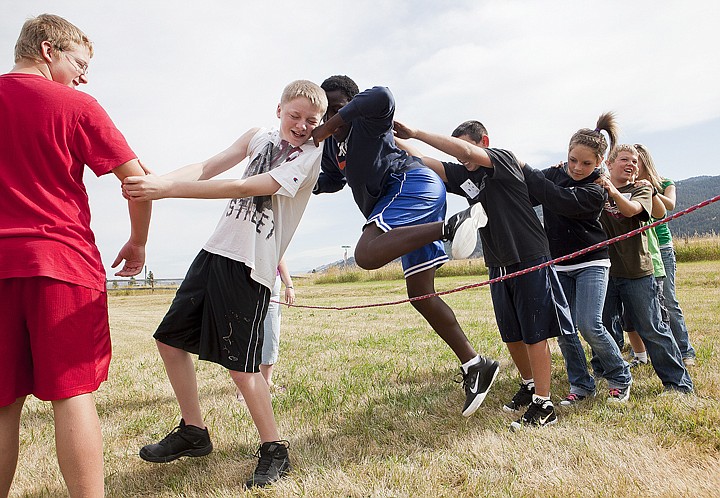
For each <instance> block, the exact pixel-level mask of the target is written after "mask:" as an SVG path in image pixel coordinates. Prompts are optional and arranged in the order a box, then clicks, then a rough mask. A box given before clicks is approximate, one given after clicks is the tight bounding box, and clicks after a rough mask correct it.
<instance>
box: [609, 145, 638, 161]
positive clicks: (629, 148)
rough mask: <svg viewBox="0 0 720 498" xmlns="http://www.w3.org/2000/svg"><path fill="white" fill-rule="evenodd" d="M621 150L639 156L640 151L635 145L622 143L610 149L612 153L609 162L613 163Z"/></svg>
mask: <svg viewBox="0 0 720 498" xmlns="http://www.w3.org/2000/svg"><path fill="white" fill-rule="evenodd" d="M621 152H629V153H631V154H632V155H633V156H635V157H638V151H637V149H636V148H635V146H634V145H630V144H620V145H616V146H615V147H613V148H612V149H611V150H610V154H609V155H608V162H609V163H611V162H613V161H615V159H617V156H618V155H619V154H620V153H621Z"/></svg>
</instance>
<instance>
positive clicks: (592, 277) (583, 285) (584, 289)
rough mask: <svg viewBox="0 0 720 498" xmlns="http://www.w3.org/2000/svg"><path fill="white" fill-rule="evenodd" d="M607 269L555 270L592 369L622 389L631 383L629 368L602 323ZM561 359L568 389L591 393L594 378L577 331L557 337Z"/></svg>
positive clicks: (593, 389)
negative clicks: (589, 350)
mask: <svg viewBox="0 0 720 498" xmlns="http://www.w3.org/2000/svg"><path fill="white" fill-rule="evenodd" d="M608 271H609V268H607V267H603V266H589V267H586V268H580V269H577V270H572V271H568V272H565V271H559V272H557V274H558V277H559V278H560V283H561V284H562V286H563V291H564V292H565V297H566V298H567V300H568V303H569V304H570V312H571V314H572V319H573V323H574V324H575V327H576V328H577V329H578V330H579V331H580V334H581V335H582V336H583V338H584V339H585V341H586V342H587V343H588V344H589V345H590V347H591V348H592V350H593V368H595V364H597V365H598V369H597V370H599V371H600V372H598V371H597V370H596V371H595V373H596V374H599V373H601V374H602V377H604V378H606V379H607V381H608V387H609V388H610V389H614V388H619V389H624V388H625V387H627V386H628V385H630V383H631V382H632V377H631V375H630V367H629V365H628V364H627V362H625V360H623V358H622V354H621V353H620V348H619V347H618V345H617V343H616V342H615V340H614V339H613V338H612V336H611V335H610V334H609V333H608V331H607V329H606V328H605V326H604V325H603V323H602V310H603V303H604V301H605V291H606V289H607V283H608ZM558 344H559V346H560V350H561V351H562V354H563V357H564V358H565V367H566V368H567V373H568V380H569V382H570V392H571V393H573V394H579V395H581V396H588V395H592V394H594V393H595V379H593V377H592V376H591V375H590V373H589V372H588V368H587V358H586V357H585V349H584V348H583V346H582V344H581V343H580V339H579V338H578V336H577V334H574V335H568V336H561V337H558Z"/></svg>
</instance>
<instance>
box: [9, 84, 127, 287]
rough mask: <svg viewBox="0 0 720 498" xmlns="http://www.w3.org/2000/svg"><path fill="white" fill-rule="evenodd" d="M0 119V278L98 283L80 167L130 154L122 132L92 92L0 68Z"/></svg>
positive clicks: (100, 274) (99, 167) (103, 168)
mask: <svg viewBox="0 0 720 498" xmlns="http://www.w3.org/2000/svg"><path fill="white" fill-rule="evenodd" d="M0 127H1V128H2V129H1V130H0V179H1V180H0V182H1V183H2V192H0V278H14V277H36V276H46V277H51V278H55V279H58V280H62V281H65V282H71V283H75V284H79V285H83V286H86V287H90V288H93V289H98V290H105V270H104V268H103V265H102V260H101V259H100V252H99V251H98V249H97V246H96V245H95V235H94V234H93V232H92V231H91V230H90V206H89V204H88V196H87V192H86V191H85V185H84V184H83V172H84V170H85V165H86V164H87V165H88V166H89V167H90V169H92V171H93V172H94V173H95V174H96V175H97V176H100V175H103V174H105V173H108V172H109V171H110V170H112V169H113V168H116V167H118V166H120V165H121V164H124V163H126V162H127V161H130V160H132V159H134V158H136V157H137V156H136V155H135V154H134V153H133V151H132V150H131V149H130V147H129V146H128V144H127V142H126V140H125V137H123V135H122V134H121V133H120V131H119V130H118V129H117V128H116V127H115V125H114V124H113V122H112V121H111V120H110V117H109V116H108V115H107V113H106V112H105V110H104V109H103V108H102V107H100V104H98V103H97V101H96V100H95V99H94V98H92V97H91V96H89V95H87V94H86V93H83V92H80V91H77V90H74V89H72V88H70V87H67V86H64V85H61V84H60V83H56V82H54V81H51V80H48V79H46V78H44V77H42V76H37V75H31V74H18V73H11V74H4V75H1V76H0ZM118 195H120V194H119V193H118Z"/></svg>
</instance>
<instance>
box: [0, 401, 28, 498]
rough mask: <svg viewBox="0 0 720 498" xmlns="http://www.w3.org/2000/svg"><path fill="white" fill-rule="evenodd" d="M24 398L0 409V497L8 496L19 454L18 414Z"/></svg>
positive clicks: (20, 411)
mask: <svg viewBox="0 0 720 498" xmlns="http://www.w3.org/2000/svg"><path fill="white" fill-rule="evenodd" d="M23 403H25V396H23V397H22V398H18V399H16V400H15V402H14V403H13V404H11V405H8V406H3V407H2V408H0V497H3V498H6V497H7V496H8V494H10V485H11V484H12V481H13V477H14V476H15V468H16V467H17V461H18V453H19V452H20V413H22V407H23Z"/></svg>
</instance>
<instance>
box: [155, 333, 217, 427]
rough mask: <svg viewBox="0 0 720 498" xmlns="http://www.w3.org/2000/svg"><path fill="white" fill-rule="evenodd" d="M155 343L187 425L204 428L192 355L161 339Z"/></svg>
mask: <svg viewBox="0 0 720 498" xmlns="http://www.w3.org/2000/svg"><path fill="white" fill-rule="evenodd" d="M155 343H156V344H157V348H158V351H159V352H160V356H161V357H162V360H163V363H164V364H165V371H166V372H167V376H168V379H170V384H171V385H172V388H173V391H174V392H175V398H176V399H177V401H178V405H180V413H181V415H182V418H183V420H184V421H185V423H186V424H187V425H194V426H195V427H199V428H201V429H204V428H205V422H204V421H203V418H202V413H201V412H200V400H199V399H198V388H197V378H196V377H195V365H194V364H193V359H192V356H191V355H190V353H188V352H186V351H183V350H182V349H178V348H174V347H172V346H168V345H167V344H164V343H162V342H160V341H155Z"/></svg>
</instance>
